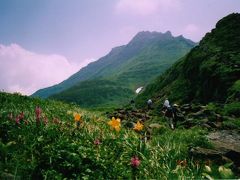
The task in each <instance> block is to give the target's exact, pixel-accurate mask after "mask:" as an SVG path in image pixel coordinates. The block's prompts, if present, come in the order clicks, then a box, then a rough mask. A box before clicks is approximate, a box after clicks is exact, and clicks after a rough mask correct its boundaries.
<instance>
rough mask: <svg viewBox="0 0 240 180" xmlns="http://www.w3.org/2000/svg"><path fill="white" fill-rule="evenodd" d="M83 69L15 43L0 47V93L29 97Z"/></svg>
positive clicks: (62, 58)
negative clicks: (20, 94) (17, 93)
mask: <svg viewBox="0 0 240 180" xmlns="http://www.w3.org/2000/svg"><path fill="white" fill-rule="evenodd" d="M88 62H89V61H88ZM84 65H85V64H84ZM82 66H83V64H81V65H77V64H71V63H70V62H69V61H68V60H67V59H66V58H65V57H64V56H61V55H57V54H51V55H44V54H37V53H34V52H30V51H28V50H25V49H24V48H22V47H20V46H19V45H17V44H11V45H9V46H5V45H1V44H0V74H1V75H0V90H4V91H7V92H20V93H22V94H26V95H30V94H32V93H33V92H35V91H36V90H38V89H40V88H43V87H48V86H52V85H54V84H56V83H59V82H61V81H63V80H64V79H66V78H68V77H69V76H70V75H72V74H73V73H75V72H76V71H77V70H79V68H80V67H82Z"/></svg>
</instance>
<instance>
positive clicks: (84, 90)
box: [51, 79, 134, 107]
mask: <svg viewBox="0 0 240 180" xmlns="http://www.w3.org/2000/svg"><path fill="white" fill-rule="evenodd" d="M133 95H134V93H133V92H132V91H131V90H130V89H128V88H124V87H122V86H119V85H118V84H117V83H116V82H113V81H108V80H101V79H96V80H89V81H88V80H87V81H83V82H80V83H79V84H77V85H76V86H74V87H71V88H69V89H68V90H67V91H63V92H61V93H59V94H55V95H53V96H51V98H52V99H58V100H62V101H67V102H75V103H77V104H79V105H80V106H81V107H95V106H96V105H97V106H98V107H101V106H103V105H104V106H113V105H115V104H124V103H127V102H128V101H129V98H130V97H132V96H133Z"/></svg>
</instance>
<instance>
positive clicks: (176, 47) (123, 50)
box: [33, 31, 196, 107]
mask: <svg viewBox="0 0 240 180" xmlns="http://www.w3.org/2000/svg"><path fill="white" fill-rule="evenodd" d="M195 45H196V44H195V43H194V42H192V41H191V40H188V39H185V38H184V37H183V36H178V37H173V36H172V34H171V33H170V32H169V31H168V32H166V33H158V32H148V31H146V32H140V33H138V34H137V35H136V36H135V37H134V38H133V39H132V40H131V41H130V42H129V43H128V44H127V45H124V46H120V47H116V48H113V49H112V51H111V52H110V53H109V54H107V55H106V56H104V57H102V58H100V59H99V60H98V61H95V62H93V63H90V64H89V65H88V66H86V67H84V68H82V69H81V70H80V71H79V72H77V73H76V74H74V75H73V76H71V77H70V78H69V79H67V80H65V81H63V82H62V83H60V84H58V85H55V86H52V87H49V88H46V89H42V90H39V91H37V92H36V93H34V94H33V96H39V97H42V98H46V97H49V96H51V98H55V99H61V100H65V101H68V102H69V101H71V102H72V101H73V102H77V103H80V101H81V100H80V99H82V100H83V99H84V101H83V102H81V103H80V104H82V105H83V106H88V107H89V105H86V104H88V102H89V101H91V98H92V97H96V96H98V98H99V99H105V105H109V104H112V102H113V101H114V102H117V101H118V104H119V103H120V104H121V103H123V102H126V101H125V100H127V99H128V100H129V99H130V98H133V97H134V91H135V90H136V89H137V88H138V87H140V86H145V85H146V84H147V83H148V82H149V81H151V80H153V79H154V78H155V77H157V75H159V74H161V73H162V72H164V71H165V70H166V69H167V68H168V67H170V66H171V65H172V64H173V63H174V62H175V61H176V60H177V59H179V58H180V57H182V56H184V55H185V54H186V53H187V52H189V50H190V49H191V48H192V47H194V46H195ZM98 79H102V80H105V81H104V83H106V82H108V83H109V82H112V83H115V84H117V87H118V89H119V90H120V89H124V92H123V91H121V92H122V94H121V93H119V92H117V91H115V89H116V88H114V87H113V86H112V92H110V90H109V89H108V90H107V91H106V93H110V94H112V97H111V98H110V99H113V98H116V99H114V100H110V99H109V98H105V97H106V96H109V95H107V94H103V93H99V91H103V89H105V87H103V88H102V89H101V90H100V89H99V88H101V84H100V83H97V80H98ZM86 80H87V82H86V83H81V82H84V81H86ZM91 81H92V82H91ZM108 83H107V84H108ZM86 84H87V87H85V85H86ZM95 86H98V87H97V88H96V87H95ZM71 87H72V88H71ZM69 88H71V89H69ZM108 88H109V86H108ZM73 90H74V91H73ZM83 91H85V92H83ZM61 92H62V93H61ZM73 92H74V93H73ZM87 92H91V95H92V96H91V98H90V99H86V97H90V95H87V96H86V94H87ZM126 92H127V94H126ZM58 93H60V94H58ZM114 93H116V94H114ZM100 95H103V96H100ZM74 97H78V100H77V98H74ZM109 100H110V101H109ZM84 103H86V104H84ZM100 105H103V102H102V103H100V104H99V101H98V100H96V99H95V101H94V102H93V103H91V106H100Z"/></svg>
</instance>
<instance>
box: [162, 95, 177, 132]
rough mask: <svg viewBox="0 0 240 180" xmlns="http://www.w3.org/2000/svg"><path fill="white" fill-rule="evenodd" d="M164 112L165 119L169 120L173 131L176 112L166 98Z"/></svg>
mask: <svg viewBox="0 0 240 180" xmlns="http://www.w3.org/2000/svg"><path fill="white" fill-rule="evenodd" d="M162 110H163V111H162V112H163V114H164V116H165V118H167V119H168V121H169V126H170V128H171V129H174V128H175V126H174V124H175V123H174V120H175V119H174V117H175V115H174V111H173V108H172V106H171V105H170V102H169V100H168V99H167V98H166V99H165V101H164V103H163V108H162Z"/></svg>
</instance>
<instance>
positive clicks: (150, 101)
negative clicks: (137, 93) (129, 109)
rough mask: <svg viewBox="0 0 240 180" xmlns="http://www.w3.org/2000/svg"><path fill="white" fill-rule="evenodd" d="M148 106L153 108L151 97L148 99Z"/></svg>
mask: <svg viewBox="0 0 240 180" xmlns="http://www.w3.org/2000/svg"><path fill="white" fill-rule="evenodd" d="M147 106H148V110H150V109H152V100H151V99H149V100H148V101H147Z"/></svg>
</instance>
